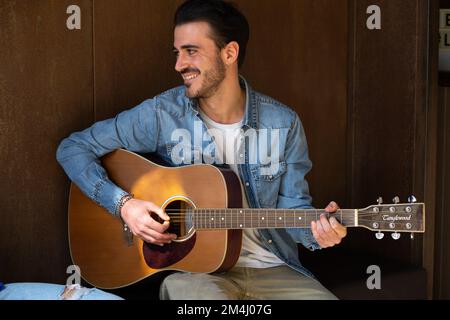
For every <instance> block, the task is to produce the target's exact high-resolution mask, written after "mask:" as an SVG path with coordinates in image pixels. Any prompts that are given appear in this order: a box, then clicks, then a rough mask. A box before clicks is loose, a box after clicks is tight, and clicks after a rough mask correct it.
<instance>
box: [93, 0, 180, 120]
mask: <svg viewBox="0 0 450 320" xmlns="http://www.w3.org/2000/svg"><path fill="white" fill-rule="evenodd" d="M180 3H182V1H181V0H157V1H155V0H153V1H144V0H131V1H121V0H99V1H95V4H94V15H95V22H94V25H95V37H94V46H95V58H94V59H95V106H96V120H102V119H106V118H110V117H113V116H115V115H116V114H117V113H118V112H120V111H123V110H125V109H128V108H131V107H134V106H135V105H137V104H139V103H141V102H142V101H144V100H146V99H149V98H152V97H153V96H154V95H156V94H159V93H161V92H163V91H166V90H167V89H169V88H172V87H175V86H177V85H180V84H181V81H180V79H181V78H180V76H179V75H178V74H177V73H176V72H175V70H174V63H175V59H174V55H173V53H172V48H173V15H174V13H175V10H176V8H177V7H178V5H179V4H180ZM124 26H126V27H124Z"/></svg>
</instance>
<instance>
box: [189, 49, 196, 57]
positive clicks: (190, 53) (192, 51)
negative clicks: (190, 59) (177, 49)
mask: <svg viewBox="0 0 450 320" xmlns="http://www.w3.org/2000/svg"><path fill="white" fill-rule="evenodd" d="M196 52H197V51H195V50H193V49H188V50H187V53H188V54H189V55H190V56H192V55H193V54H195V53H196Z"/></svg>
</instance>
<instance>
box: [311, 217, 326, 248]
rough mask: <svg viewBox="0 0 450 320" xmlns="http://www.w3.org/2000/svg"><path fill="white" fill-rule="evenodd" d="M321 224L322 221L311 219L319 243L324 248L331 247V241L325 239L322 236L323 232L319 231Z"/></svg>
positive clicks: (314, 234) (313, 232) (312, 229)
mask: <svg viewBox="0 0 450 320" xmlns="http://www.w3.org/2000/svg"><path fill="white" fill-rule="evenodd" d="M319 224H320V221H311V231H312V234H313V236H314V238H315V239H316V241H317V243H318V244H319V245H320V246H321V247H322V248H327V247H329V246H330V245H329V243H328V241H326V239H324V238H323V237H322V236H321V233H320V232H319V228H320V227H319Z"/></svg>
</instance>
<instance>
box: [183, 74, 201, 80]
mask: <svg viewBox="0 0 450 320" xmlns="http://www.w3.org/2000/svg"><path fill="white" fill-rule="evenodd" d="M198 76H199V74H198V73H196V74H191V75H183V79H184V80H192V79H195V78H197V77H198Z"/></svg>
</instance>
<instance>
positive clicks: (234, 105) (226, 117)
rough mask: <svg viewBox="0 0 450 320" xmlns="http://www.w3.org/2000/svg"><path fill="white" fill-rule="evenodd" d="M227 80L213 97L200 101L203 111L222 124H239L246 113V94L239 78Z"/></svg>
mask: <svg viewBox="0 0 450 320" xmlns="http://www.w3.org/2000/svg"><path fill="white" fill-rule="evenodd" d="M227 78H228V79H227ZM227 78H225V80H224V81H223V82H222V84H221V85H220V87H219V88H218V90H217V91H216V92H215V93H214V95H213V96H211V97H209V98H202V99H199V104H200V108H202V111H203V112H204V113H205V114H206V115H207V116H208V117H209V118H211V119H212V120H214V121H215V122H217V123H221V124H232V123H237V122H239V121H241V120H242V118H243V117H244V112H245V102H246V94H245V90H243V89H242V88H241V86H240V84H239V78H238V77H236V78H231V77H227Z"/></svg>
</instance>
